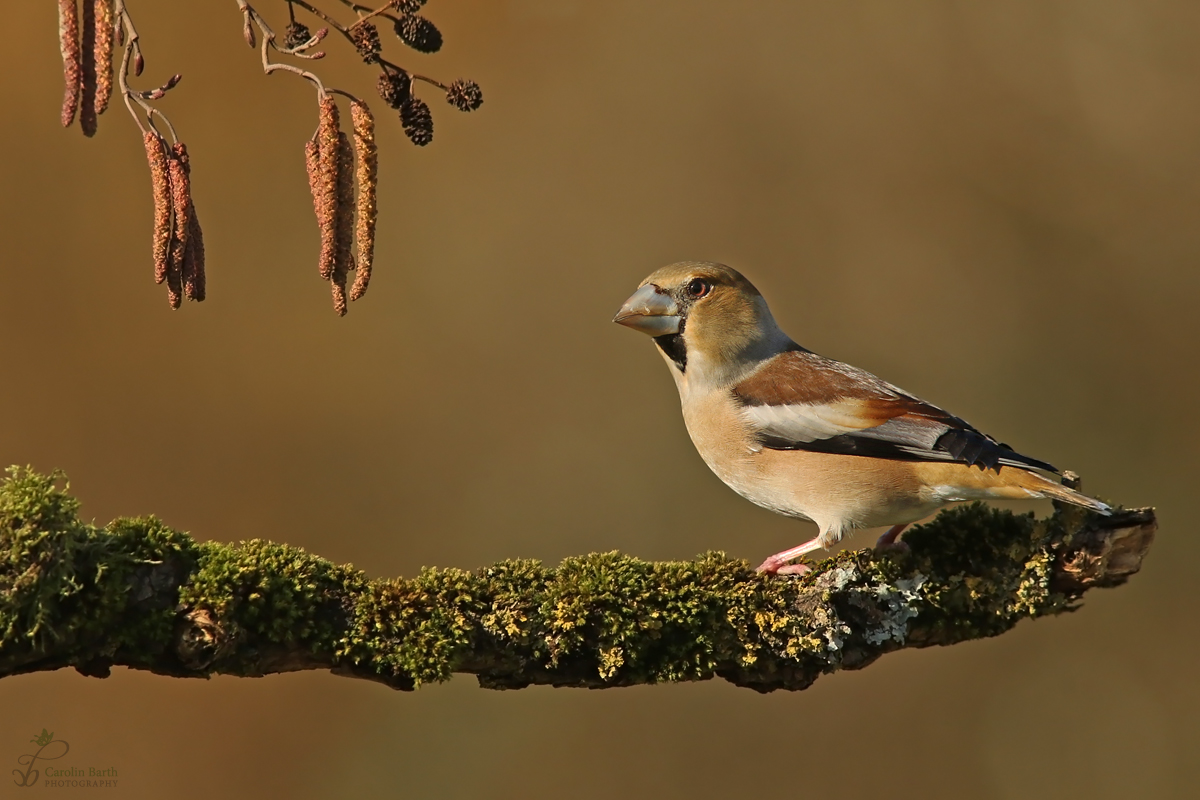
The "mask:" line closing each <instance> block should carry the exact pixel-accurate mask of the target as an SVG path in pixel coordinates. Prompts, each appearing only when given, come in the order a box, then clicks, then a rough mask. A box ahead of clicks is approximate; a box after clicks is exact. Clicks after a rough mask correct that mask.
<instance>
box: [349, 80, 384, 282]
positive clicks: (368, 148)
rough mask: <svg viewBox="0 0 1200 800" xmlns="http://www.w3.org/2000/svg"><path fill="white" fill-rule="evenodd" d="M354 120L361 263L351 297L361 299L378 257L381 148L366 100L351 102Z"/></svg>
mask: <svg viewBox="0 0 1200 800" xmlns="http://www.w3.org/2000/svg"><path fill="white" fill-rule="evenodd" d="M350 120H351V122H352V123H353V124H354V154H355V178H356V179H357V183H358V204H357V206H356V208H355V216H356V217H357V219H358V223H357V225H356V227H355V229H354V247H355V249H356V250H357V251H358V262H357V265H356V268H355V272H354V286H353V287H351V289H350V299H351V300H352V301H353V300H357V299H359V298H360V297H362V296H363V295H364V294H366V292H367V285H368V284H369V283H370V282H371V266H372V264H373V262H374V260H375V223H376V219H377V216H378V209H377V207H376V202H375V194H376V188H377V185H378V173H379V148H378V147H376V145H375V117H374V116H372V114H371V109H370V108H369V107H368V106H367V104H366V103H364V102H362V101H360V100H355V101H354V102H352V103H351V104H350Z"/></svg>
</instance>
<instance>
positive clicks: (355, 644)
mask: <svg viewBox="0 0 1200 800" xmlns="http://www.w3.org/2000/svg"><path fill="white" fill-rule="evenodd" d="M62 483H63V479H62V476H61V475H53V476H44V475H39V474H37V473H34V472H32V471H29V470H17V469H13V470H10V476H9V478H8V479H6V480H5V481H4V482H3V484H2V485H0V677H4V676H9V675H17V674H21V673H26V672H37V671H43V670H52V669H59V668H62V667H68V666H69V667H74V668H75V669H77V670H78V671H79V672H81V673H83V674H85V675H92V676H96V677H105V676H107V675H108V674H109V670H110V669H111V668H112V667H113V666H124V667H129V668H132V669H143V670H149V671H151V672H154V673H158V674H162V675H172V676H178V677H208V676H210V675H215V674H221V675H240V676H261V675H267V674H271V673H276V672H291V671H295V670H305V669H327V670H330V671H331V672H333V673H334V674H337V675H344V676H348V677H355V678H367V679H371V680H376V681H379V682H382V683H384V684H387V685H388V686H391V687H393V688H396V689H413V688H415V687H417V686H419V685H420V684H422V683H426V682H430V681H442V680H446V679H448V678H449V677H450V676H451V675H452V674H453V673H456V672H459V673H470V674H473V675H475V676H476V677H477V678H478V680H479V683H480V685H481V686H484V687H487V688H493V689H516V688H522V687H525V686H530V685H533V684H549V685H552V686H579V687H588V688H606V687H614V686H630V685H634V684H643V683H658V682H663V681H695V680H707V679H709V678H713V677H720V678H724V679H725V680H728V681H730V682H731V683H734V684H736V685H738V686H746V687H749V688H752V689H756V690H758V691H772V690H775V689H791V690H797V689H804V688H806V687H808V686H809V685H811V684H812V682H813V681H814V680H816V678H817V677H818V676H819V675H821V674H823V673H828V672H834V671H837V670H839V669H861V668H862V667H865V666H867V665H868V664H870V663H872V662H873V661H875V659H877V658H879V657H880V656H881V655H883V654H885V653H889V652H892V651H894V650H900V649H903V648H906V647H928V646H931V645H949V644H955V643H957V642H963V641H969V640H971V639H979V638H983V637H987V636H995V635H998V634H1000V633H1003V632H1005V631H1007V630H1009V629H1010V628H1012V627H1013V626H1014V625H1015V624H1016V623H1017V622H1018V621H1020V620H1022V619H1025V618H1028V617H1040V616H1045V615H1049V614H1058V613H1061V612H1063V611H1070V610H1074V609H1075V608H1077V607H1078V601H1079V598H1080V597H1081V596H1082V595H1083V593H1084V592H1086V591H1087V590H1089V589H1091V588H1094V587H1109V586H1117V585H1120V584H1122V583H1124V582H1125V581H1126V580H1127V579H1128V578H1129V577H1130V576H1131V575H1133V574H1134V573H1136V572H1137V571H1138V570H1139V569H1140V567H1141V563H1142V559H1143V558H1144V557H1145V555H1146V553H1147V551H1148V550H1149V548H1150V545H1151V544H1152V542H1153V539H1154V532H1155V529H1156V527H1157V524H1156V521H1155V516H1154V510H1153V509H1150V508H1143V509H1132V510H1119V511H1117V512H1116V513H1114V514H1113V515H1112V516H1111V517H1100V516H1097V515H1093V514H1089V513H1087V512H1084V511H1082V510H1081V509H1077V508H1074V507H1056V510H1055V513H1054V514H1053V515H1052V516H1051V517H1049V518H1047V519H1041V520H1037V519H1034V517H1033V515H1032V514H1027V515H1016V514H1013V513H1011V512H1008V511H999V510H995V509H992V508H989V507H987V506H984V505H972V506H965V507H962V508H957V509H953V510H949V511H944V512H942V514H940V515H939V516H938V517H937V518H936V519H934V520H933V521H932V522H931V523H929V524H926V525H922V526H918V527H916V528H913V529H911V530H910V532H909V533H908V534H907V535H906V536H905V541H906V542H907V543H908V546H909V549H908V551H907V552H889V553H876V552H874V551H870V550H859V551H845V552H842V553H839V554H837V555H836V556H834V557H832V558H829V559H827V560H825V561H823V562H821V563H820V564H819V565H816V568H815V570H814V571H813V573H811V574H810V575H807V576H805V577H803V578H796V577H765V576H761V575H757V574H755V573H754V572H753V571H751V569H750V568H749V565H748V564H747V563H746V562H745V561H741V560H734V559H730V558H728V557H727V556H725V555H724V554H723V553H707V554H704V555H702V556H700V557H698V558H697V559H695V560H694V561H684V562H646V561H640V560H638V559H635V558H631V557H629V556H624V555H621V554H619V553H615V552H614V553H594V554H591V555H587V556H580V557H577V558H569V559H567V560H565V561H563V562H562V564H560V565H559V566H558V567H546V566H544V565H542V564H541V563H539V562H536V561H505V562H501V563H498V564H495V565H493V566H490V567H485V568H483V569H479V570H475V571H473V572H472V571H466V570H460V569H427V570H424V571H423V572H422V573H421V574H420V575H418V576H417V577H415V578H411V579H404V578H396V579H390V580H373V579H369V578H367V577H366V576H365V575H364V574H363V573H362V572H361V571H359V570H357V569H355V568H353V567H351V566H339V565H335V564H333V563H331V562H329V561H326V560H324V559H321V558H318V557H316V556H313V555H310V554H309V553H307V552H305V551H303V550H300V549H299V548H295V547H289V546H287V545H282V544H274V543H271V542H266V541H261V540H253V541H248V542H241V543H238V544H231V545H226V544H218V543H214V542H203V543H200V542H196V541H195V540H193V539H192V538H191V537H190V536H188V535H187V534H184V533H181V532H179V531H175V530H172V529H171V528H169V527H167V526H166V525H164V524H163V523H161V522H160V521H158V520H157V519H155V518H153V517H147V518H137V519H133V518H119V519H116V520H114V521H113V522H111V523H109V524H108V525H107V526H105V527H103V528H99V527H96V526H93V525H90V524H87V523H84V522H82V521H81V520H80V519H79V516H78V513H77V511H78V502H77V501H76V500H75V499H74V498H73V497H71V496H70V495H69V494H68V493H67V488H69V487H65V486H64V487H62V488H60V484H62Z"/></svg>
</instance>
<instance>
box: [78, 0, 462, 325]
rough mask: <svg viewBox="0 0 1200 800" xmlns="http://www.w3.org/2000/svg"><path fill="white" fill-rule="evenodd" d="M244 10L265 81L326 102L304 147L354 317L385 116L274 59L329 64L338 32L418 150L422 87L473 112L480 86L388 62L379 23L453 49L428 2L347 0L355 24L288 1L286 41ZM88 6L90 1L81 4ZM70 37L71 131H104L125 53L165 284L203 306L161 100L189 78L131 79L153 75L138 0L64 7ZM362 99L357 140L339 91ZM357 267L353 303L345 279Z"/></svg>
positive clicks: (331, 257) (405, 39)
mask: <svg viewBox="0 0 1200 800" xmlns="http://www.w3.org/2000/svg"><path fill="white" fill-rule="evenodd" d="M236 2H237V6H238V10H239V11H240V12H241V15H242V36H243V38H244V39H245V41H246V44H247V45H248V46H249V47H251V48H256V49H258V50H259V51H260V56H261V60H262V68H263V72H264V73H265V74H268V75H270V74H272V73H275V72H286V73H291V74H294V75H296V76H297V77H300V78H303V79H304V80H307V81H308V82H310V83H311V84H312V85H313V87H314V88H315V89H316V92H317V97H318V102H319V104H320V119H321V122H320V125H319V126H318V131H317V134H316V135H315V136H314V137H313V139H312V140H311V141H309V142H308V143H307V144H306V145H305V163H306V169H307V172H308V176H309V189H310V191H311V192H312V195H313V209H314V211H315V212H316V216H317V220H318V227H319V228H320V231H321V253H320V256H319V259H318V266H319V272H320V275H321V277H322V278H324V279H326V280H329V281H330V282H331V285H332V287H333V288H332V292H333V298H334V308H335V310H336V311H337V313H338V314H339V315H342V314H345V313H346V303H347V300H357V299H359V298H361V297H362V296H363V295H364V293H365V292H366V290H367V287H368V285H369V283H370V279H371V272H372V266H373V260H374V253H375V233H376V226H377V219H378V207H377V196H378V189H377V184H378V147H377V145H376V142H375V120H374V115H373V114H372V113H371V110H370V108H369V107H368V106H367V104H366V103H365V102H363V101H362V100H360V99H359V98H357V97H355V96H354V95H352V94H350V93H349V92H345V91H342V90H340V89H333V88H330V87H326V85H325V84H324V83H323V82H322V80H321V78H320V77H319V76H318V75H317V74H315V73H314V72H312V71H311V70H308V69H304V68H303V67H300V66H297V65H295V64H290V63H286V62H282V61H276V60H273V57H274V56H275V55H278V56H283V57H288V58H295V59H301V60H305V61H316V60H319V59H322V58H324V57H325V52H324V51H321V50H317V49H316V47H317V45H318V44H319V43H321V42H322V41H323V40H324V39H325V37H326V36H327V35H328V33H329V32H330V31H336V32H337V33H339V34H340V35H341V36H342V37H344V38H345V39H346V40H347V42H349V43H350V44H351V45H352V46H353V47H354V49H355V51H356V53H357V54H358V55H359V57H361V58H362V60H363V61H364V62H365V63H367V64H374V65H376V66H377V67H378V68H379V69H380V70H381V73H380V75H379V79H378V81H377V88H378V90H379V93H380V96H381V97H382V98H383V100H384V102H385V103H387V104H388V105H389V106H390V107H392V108H393V109H395V110H397V111H398V112H399V117H400V122H401V125H402V127H403V129H404V132H405V134H406V135H407V136H408V137H409V139H411V140H412V141H413V142H414V143H416V144H418V145H427V144H429V143H430V142H431V141H432V140H433V117H432V113H431V112H430V109H429V106H428V105H427V104H426V103H425V102H424V101H423V100H422V99H421V98H419V97H417V96H416V94H415V93H414V91H413V85H414V83H415V82H421V83H424V84H427V85H429V86H434V87H436V88H437V89H439V90H440V91H442V92H443V93H444V94H445V97H446V100H447V102H448V103H450V104H451V105H453V106H455V107H456V108H458V109H459V110H462V111H472V110H474V109H476V108H478V107H479V106H480V104H481V103H482V102H483V94H482V92H481V91H480V90H479V86H478V84H476V83H474V82H472V81H463V80H459V81H455V82H454V83H452V84H450V85H446V84H444V83H442V82H440V81H438V80H436V79H434V78H430V77H427V76H425V75H419V74H417V73H410V72H409V71H407V70H405V69H404V68H402V67H400V66H399V65H397V64H394V63H392V62H391V61H388V60H386V59H385V58H384V57H383V50H384V43H383V39H382V37H381V35H380V29H379V28H378V27H377V26H378V24H379V23H382V22H385V21H386V22H388V23H390V24H391V27H392V30H393V32H394V33H395V35H396V36H397V37H398V38H399V39H400V41H401V42H402V43H403V44H405V45H406V46H408V47H410V48H412V49H414V50H416V51H418V52H421V53H434V52H437V51H438V50H439V49H440V48H441V46H442V35H441V32H440V31H438V29H437V27H436V26H435V25H434V24H433V23H432V22H430V21H429V20H428V19H425V18H424V17H422V16H420V14H419V13H418V12H419V11H420V10H421V8H422V7H423V6H424V4H425V0H387V2H384V3H383V4H382V5H380V6H378V7H371V6H366V5H362V4H359V3H355V2H351V0H340V2H341V4H342V6H344V7H345V9H343V12H342V13H346V10H348V11H349V12H351V13H353V14H354V19H353V20H352V21H348V22H345V23H343V22H341V21H339V19H338V18H337V17H336V16H335V15H333V14H331V13H328V12H327V11H325V10H323V9H321V8H319V7H318V6H317V5H315V4H314V3H310V2H307V1H306V0H285V2H286V4H287V8H288V25H287V28H286V31H285V35H284V37H283V38H282V40H281V39H280V38H279V37H278V36H277V35H276V33H275V30H274V29H273V28H272V27H271V26H270V25H269V24H268V23H267V21H266V20H265V19H264V18H263V17H262V15H260V14H259V13H258V11H257V10H255V8H254V7H253V6H251V5H250V3H249V2H248V0H236ZM80 3H82V6H81V5H80ZM297 9H299V10H300V11H301V12H306V13H308V14H311V15H312V16H313V17H315V18H316V19H318V20H321V22H322V23H324V27H321V28H320V29H319V30H317V31H316V33H312V32H311V31H310V30H309V28H308V26H306V25H305V24H304V23H303V22H301V21H299V20H297V18H296V11H297ZM58 13H59V42H60V49H61V52H62V59H63V77H64V84H65V87H64V94H63V107H62V123H63V125H64V126H69V125H71V124H72V123H73V122H74V120H75V118H76V116H77V115H78V117H79V119H80V126H81V128H82V130H83V132H84V134H85V135H87V136H92V135H94V134H95V132H96V127H97V120H98V117H99V115H100V114H102V113H104V111H105V109H106V108H107V107H108V105H109V101H110V99H111V97H112V94H113V91H114V81H113V72H114V69H113V66H114V52H115V51H114V48H117V49H118V50H119V51H120V54H121V57H120V64H119V66H118V67H117V69H116V70H115V71H116V87H115V88H116V90H117V91H119V93H120V95H121V98H122V100H123V101H124V103H125V107H126V108H127V109H128V111H129V113H130V116H131V117H133V120H134V122H135V123H136V124H137V126H138V128H139V130H140V131H141V132H142V136H143V139H144V143H145V147H146V156H147V162H148V164H149V166H150V175H151V186H152V188H153V192H154V233H153V247H152V258H153V261H154V278H155V282H156V283H160V284H161V283H165V284H166V285H167V290H168V300H169V303H170V305H171V307H172V308H178V307H179V306H180V304H181V301H182V298H183V297H187V298H189V299H192V300H196V301H200V300H203V299H204V297H205V294H206V291H205V264H204V244H203V234H202V233H201V232H200V224H199V221H198V220H199V218H198V217H197V216H196V212H195V206H194V203H193V201H192V197H191V194H192V192H191V178H190V160H189V156H188V153H187V148H186V147H185V146H184V144H183V142H182V141H181V140H180V138H179V136H178V134H177V133H176V131H175V128H174V126H173V125H172V124H171V121H170V120H169V119H167V117H166V115H165V114H163V112H162V111H161V110H160V109H159V108H158V107H157V106H156V105H155V103H156V102H157V101H158V100H161V99H162V98H163V97H164V96H165V95H166V94H167V92H169V91H171V89H173V88H174V87H175V86H176V85H177V84H178V83H179V80H180V76H179V75H174V76H172V77H170V78H169V79H168V80H167V81H166V82H164V83H163V84H162V85H160V86H158V87H155V88H151V89H145V90H138V89H134V88H133V87H132V86H131V85H130V77H131V76H132V77H135V78H136V77H140V76H141V74H142V71H143V69H144V68H145V58H144V56H143V53H142V45H141V39H140V37H139V35H138V32H137V28H136V27H135V25H134V22H133V18H132V16H131V15H130V12H129V8H128V5H127V0H59V4H58ZM334 94H341V95H344V96H345V97H347V98H349V100H350V101H351V115H352V122H353V144H351V139H350V138H349V137H348V136H347V134H346V133H343V132H342V131H341V130H340V119H339V116H338V107H337V103H336V102H335V101H334V98H333V95H334ZM351 271H353V272H354V285H353V287H352V288H351V289H350V292H349V296H348V297H347V293H346V282H347V279H348V278H349V275H350V272H351Z"/></svg>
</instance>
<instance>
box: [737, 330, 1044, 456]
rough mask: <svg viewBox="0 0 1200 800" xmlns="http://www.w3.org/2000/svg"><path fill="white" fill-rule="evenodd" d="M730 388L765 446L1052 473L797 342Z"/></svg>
mask: <svg viewBox="0 0 1200 800" xmlns="http://www.w3.org/2000/svg"><path fill="white" fill-rule="evenodd" d="M733 393H734V396H735V397H736V398H737V399H738V401H739V402H740V403H741V405H742V414H743V416H744V417H745V419H746V420H747V421H748V422H749V423H750V424H751V425H752V426H753V427H754V428H755V430H756V432H757V437H758V442H759V444H761V445H762V446H763V447H766V448H768V449H772V450H812V451H816V452H823V453H841V454H845V455H860V456H870V457H873V458H889V459H898V460H904V461H958V462H961V463H963V464H967V465H970V466H978V467H979V468H980V469H999V468H1000V467H1001V466H1013V467H1021V468H1025V469H1029V468H1033V469H1043V470H1048V471H1051V472H1057V470H1056V469H1055V468H1054V467H1052V466H1051V465H1049V464H1047V463H1045V462H1044V461H1038V460H1037V459H1034V458H1029V457H1028V456H1023V455H1021V454H1020V453H1017V452H1015V451H1014V450H1013V449H1012V448H1011V447H1009V446H1008V445H1005V444H1001V443H1000V442H997V441H996V440H995V439H993V438H992V437H990V436H988V435H986V434H984V433H981V432H980V431H978V430H976V429H975V428H973V427H972V426H971V425H969V424H968V423H967V422H966V421H964V420H962V419H960V418H958V417H956V416H954V415H953V414H949V413H947V412H946V411H943V410H942V409H940V408H938V407H937V406H935V405H933V404H931V403H927V402H925V401H924V400H921V399H920V398H918V397H914V396H913V395H910V394H908V393H907V392H905V391H903V390H901V389H899V388H897V387H895V386H893V385H891V384H890V383H887V382H886V381H883V380H880V379H879V378H877V377H875V376H874V375H872V374H871V373H869V372H866V371H865V370H861V369H858V368H857V367H852V366H850V365H849V364H843V363H842V362H840V361H834V360H832V359H828V358H824V357H822V356H819V355H817V354H816V353H812V352H809V351H807V350H803V349H797V350H792V351H788V352H785V353H781V354H780V355H777V356H775V357H774V358H771V359H770V360H768V361H766V362H765V363H764V364H763V365H762V366H761V367H760V368H759V369H757V370H755V372H754V373H752V374H751V375H750V376H749V377H747V378H746V379H745V380H743V381H742V382H741V383H739V384H738V385H737V386H736V387H734V389H733Z"/></svg>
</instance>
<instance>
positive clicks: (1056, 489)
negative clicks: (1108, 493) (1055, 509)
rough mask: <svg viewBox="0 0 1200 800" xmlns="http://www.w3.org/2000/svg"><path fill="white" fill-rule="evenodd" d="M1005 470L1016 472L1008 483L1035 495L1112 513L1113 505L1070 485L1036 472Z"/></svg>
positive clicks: (1102, 512) (1106, 514)
mask: <svg viewBox="0 0 1200 800" xmlns="http://www.w3.org/2000/svg"><path fill="white" fill-rule="evenodd" d="M1004 471H1005V472H1012V473H1014V474H1013V475H1011V476H1009V479H1008V483H1009V484H1010V485H1015V486H1018V487H1020V488H1022V489H1024V490H1025V491H1027V492H1029V493H1030V494H1032V495H1034V496H1035V497H1049V498H1050V499H1051V500H1062V501H1063V502H1066V503H1071V504H1073V505H1077V506H1083V507H1084V508H1087V509H1091V510H1092V511H1098V512H1100V513H1101V514H1104V515H1105V516H1108V515H1109V514H1111V513H1112V507H1111V506H1109V505H1108V504H1107V503H1101V502H1100V501H1099V500H1096V499H1095V498H1092V497H1088V496H1087V495H1086V494H1081V493H1079V492H1077V491H1075V490H1074V489H1072V488H1070V487H1069V486H1063V485H1062V484H1059V483H1055V482H1054V481H1052V480H1050V479H1049V478H1047V477H1045V476H1042V475H1039V474H1038V473H1036V472H1030V471H1028V470H1024V469H1012V468H1005V469H1004Z"/></svg>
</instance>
